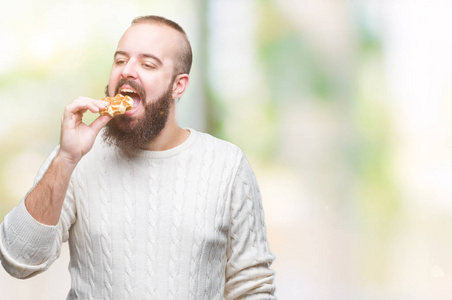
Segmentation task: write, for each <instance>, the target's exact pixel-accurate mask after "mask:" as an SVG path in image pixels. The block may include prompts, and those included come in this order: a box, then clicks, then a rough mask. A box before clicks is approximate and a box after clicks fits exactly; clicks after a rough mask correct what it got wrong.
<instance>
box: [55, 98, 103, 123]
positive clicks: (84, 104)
mask: <svg viewBox="0 0 452 300" xmlns="http://www.w3.org/2000/svg"><path fill="white" fill-rule="evenodd" d="M107 105H108V102H106V101H102V100H95V99H92V98H88V97H78V98H77V99H75V100H74V101H72V102H71V103H70V104H69V105H68V106H66V109H65V113H64V115H65V117H67V118H69V117H71V116H72V115H74V114H76V113H79V112H81V113H85V112H86V111H87V110H89V111H91V112H93V113H97V112H99V110H100V109H103V108H105V107H106V106H107Z"/></svg>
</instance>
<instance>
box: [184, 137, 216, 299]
mask: <svg viewBox="0 0 452 300" xmlns="http://www.w3.org/2000/svg"><path fill="white" fill-rule="evenodd" d="M201 138H202V139H203V144H205V145H206V147H204V149H203V153H202V156H201V157H202V161H201V170H200V176H199V181H198V186H197V196H196V199H195V203H196V204H195V207H196V210H195V225H194V234H193V243H192V249H191V253H192V255H191V258H190V280H189V283H190V286H189V290H190V294H189V298H188V299H189V300H196V299H197V298H196V295H197V291H198V284H197V283H198V276H199V266H198V264H197V262H198V261H199V256H200V254H199V253H200V251H201V248H202V235H201V232H204V228H205V224H206V205H207V201H208V198H207V192H208V186H209V178H210V170H211V168H212V164H213V159H214V157H213V143H207V142H206V141H205V139H206V136H202V137H201Z"/></svg>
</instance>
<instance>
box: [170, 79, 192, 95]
mask: <svg viewBox="0 0 452 300" xmlns="http://www.w3.org/2000/svg"><path fill="white" fill-rule="evenodd" d="M188 81H189V76H188V74H179V75H177V76H176V78H175V79H174V82H173V94H172V96H173V99H179V98H180V97H182V95H183V94H184V92H185V90H186V89H187V87H188Z"/></svg>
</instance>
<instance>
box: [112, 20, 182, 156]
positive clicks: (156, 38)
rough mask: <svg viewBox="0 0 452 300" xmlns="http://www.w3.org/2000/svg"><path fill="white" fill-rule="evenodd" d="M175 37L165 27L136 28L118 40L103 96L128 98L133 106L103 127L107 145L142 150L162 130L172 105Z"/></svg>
mask: <svg viewBox="0 0 452 300" xmlns="http://www.w3.org/2000/svg"><path fill="white" fill-rule="evenodd" d="M177 34H178V33H177V32H176V31H174V30H173V29H171V28H168V27H166V26H161V25H154V24H136V25H133V26H131V27H130V28H129V29H128V30H127V31H126V32H125V33H124V35H123V36H122V38H121V40H120V41H119V43H118V48H117V51H116V53H115V56H114V62H113V67H112V71H111V74H110V79H109V82H108V86H107V89H106V93H107V95H108V96H110V97H111V96H114V95H116V94H118V93H121V94H123V95H129V96H131V97H132V98H133V100H134V105H133V109H132V110H130V111H127V112H126V114H125V115H121V116H117V117H115V118H113V119H112V120H111V121H110V122H109V123H108V124H107V129H106V131H105V133H104V137H105V139H106V140H107V142H110V143H115V144H116V145H118V146H120V147H121V148H123V149H125V148H143V147H144V146H145V144H147V143H148V142H150V141H151V140H152V139H153V138H155V137H156V136H157V135H158V134H159V133H160V132H161V130H162V129H163V128H164V126H165V123H166V120H167V118H168V114H169V109H170V106H171V104H172V102H173V97H172V79H173V70H174V59H173V58H174V57H176V53H175V51H177V49H178V48H177V39H178V35H177ZM125 150H126V149H125ZM129 150H130V149H129Z"/></svg>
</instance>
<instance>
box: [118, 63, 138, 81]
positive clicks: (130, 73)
mask: <svg viewBox="0 0 452 300" xmlns="http://www.w3.org/2000/svg"><path fill="white" fill-rule="evenodd" d="M121 75H122V77H124V78H126V79H127V78H133V79H135V78H137V72H136V68H135V63H134V62H133V61H132V60H130V61H128V62H127V63H126V64H125V65H124V66H123V68H122V72H121Z"/></svg>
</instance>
